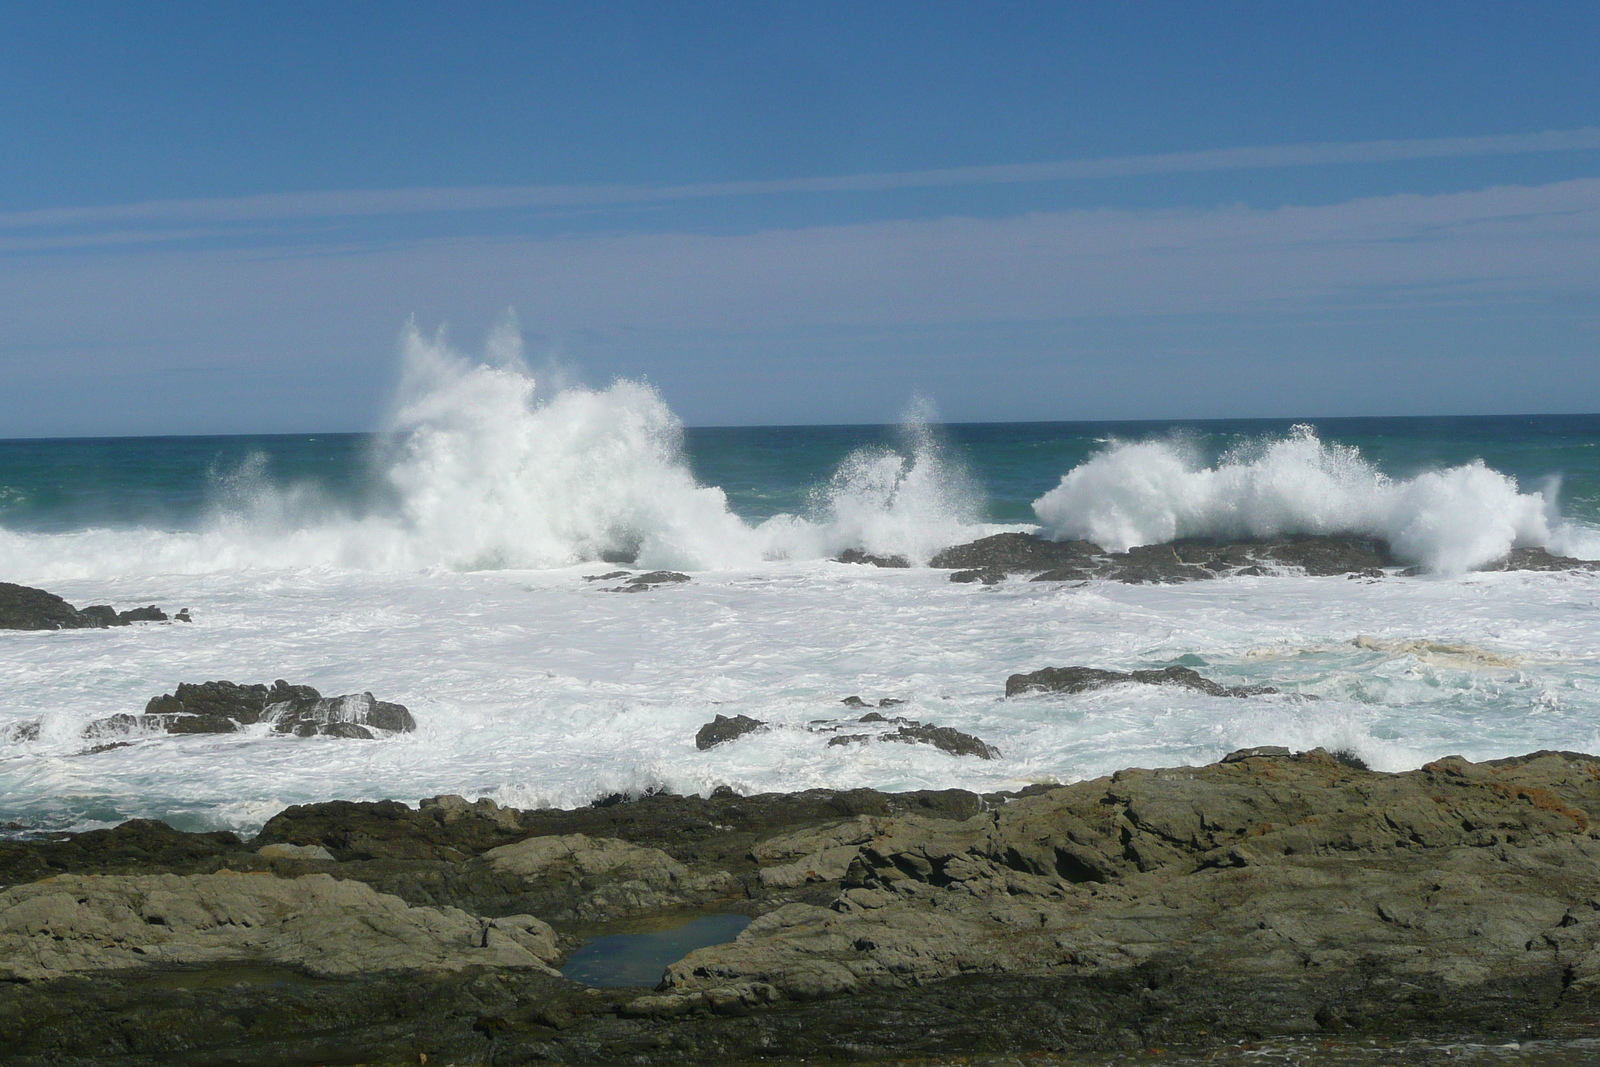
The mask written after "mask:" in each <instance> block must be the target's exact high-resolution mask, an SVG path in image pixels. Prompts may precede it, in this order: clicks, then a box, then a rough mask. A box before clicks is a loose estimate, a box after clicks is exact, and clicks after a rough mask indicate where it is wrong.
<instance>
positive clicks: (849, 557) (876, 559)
mask: <svg viewBox="0 0 1600 1067" xmlns="http://www.w3.org/2000/svg"><path fill="white" fill-rule="evenodd" d="M833 562H835V563H865V564H868V565H870V566H873V567H889V568H893V569H897V570H898V569H901V568H905V567H909V566H911V561H910V560H909V559H907V558H906V557H904V556H875V555H873V554H872V553H870V552H864V551H862V550H861V549H859V548H847V549H845V550H844V551H843V552H841V553H839V554H838V555H837V556H835V557H833Z"/></svg>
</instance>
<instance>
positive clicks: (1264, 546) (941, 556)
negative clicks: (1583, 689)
mask: <svg viewBox="0 0 1600 1067" xmlns="http://www.w3.org/2000/svg"><path fill="white" fill-rule="evenodd" d="M1393 562H1394V561H1393V559H1392V558H1391V556H1390V552H1389V546H1388V545H1387V544H1385V543H1384V542H1382V541H1379V540H1374V539H1371V538H1361V537H1312V536H1307V537H1287V538H1277V539H1270V538H1269V539H1263V540H1258V541H1242V542H1237V543H1221V542H1212V541H1201V540H1183V541H1174V542H1171V543H1170V544H1159V545H1140V546H1138V547H1136V548H1131V549H1129V550H1128V551H1126V552H1107V551H1106V550H1105V549H1103V548H1101V547H1100V546H1099V545H1095V544H1091V543H1090V542H1088V541H1061V542H1057V541H1046V540H1044V539H1043V538H1040V537H1037V536H1035V535H1033V534H1022V533H1007V534H995V535H994V536H992V537H985V538H980V539H979V540H977V541H973V542H971V543H969V544H965V545H956V546H954V547H952V548H947V549H945V550H944V551H942V552H940V553H938V554H937V555H935V556H934V557H933V559H932V560H931V561H930V563H929V565H930V566H933V567H951V568H960V569H958V570H956V571H955V573H953V574H952V575H951V576H950V580H951V581H953V582H978V581H981V582H983V583H984V584H986V585H992V584H994V583H995V582H998V581H1000V580H1001V579H1002V578H1004V577H1005V576H1006V575H1009V574H1030V573H1031V574H1033V575H1034V578H1033V580H1034V581H1041V582H1081V581H1088V580H1090V579H1095V578H1098V579H1102V580H1104V581H1113V582H1130V583H1158V584H1169V583H1174V582H1194V581H1204V580H1206V579H1209V578H1218V577H1224V576H1228V575H1246V574H1265V573H1268V572H1269V571H1271V570H1274V569H1278V568H1283V569H1292V570H1294V571H1296V572H1299V573H1305V574H1311V575H1329V574H1347V573H1361V574H1366V573H1367V572H1370V571H1373V570H1376V569H1377V568H1380V567H1387V566H1391V565H1392V564H1393Z"/></svg>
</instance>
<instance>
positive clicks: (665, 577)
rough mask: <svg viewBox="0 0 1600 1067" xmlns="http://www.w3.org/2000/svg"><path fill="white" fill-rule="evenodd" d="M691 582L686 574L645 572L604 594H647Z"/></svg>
mask: <svg viewBox="0 0 1600 1067" xmlns="http://www.w3.org/2000/svg"><path fill="white" fill-rule="evenodd" d="M626 573H627V572H626V571H620V572H617V573H615V574H610V575H597V576H595V577H594V578H591V579H589V580H590V581H607V580H610V579H611V578H615V577H620V576H621V575H624V574H626ZM585 577H586V578H587V577H588V576H585ZM691 580H692V579H691V578H690V577H689V576H688V575H687V574H680V573H679V572H677V571H647V572H645V573H644V574H636V575H634V576H633V577H632V578H629V579H628V580H627V581H626V582H623V583H622V584H621V585H616V586H612V587H610V588H609V589H607V590H606V592H608V593H648V592H649V591H650V590H651V589H653V588H654V587H656V586H658V585H676V584H678V583H679V582H687V581H691Z"/></svg>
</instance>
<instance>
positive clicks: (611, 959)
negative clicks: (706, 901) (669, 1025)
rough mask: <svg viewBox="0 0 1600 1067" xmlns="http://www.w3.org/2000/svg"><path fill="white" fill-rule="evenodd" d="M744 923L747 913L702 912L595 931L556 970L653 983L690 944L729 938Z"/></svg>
mask: <svg viewBox="0 0 1600 1067" xmlns="http://www.w3.org/2000/svg"><path fill="white" fill-rule="evenodd" d="M749 925H750V917H749V916H748V915H703V916H701V917H700V918H698V919H692V920H690V921H688V922H685V923H683V924H681V925H678V926H673V927H669V928H667V929H665V930H652V931H649V932H647V933H638V934H608V935H606V936H604V937H596V938H593V939H592V940H589V941H586V942H584V944H583V946H582V947H581V948H579V949H578V951H576V952H574V953H573V954H572V957H571V958H570V959H568V960H567V962H566V964H565V966H563V967H562V968H561V976H562V977H563V978H570V979H572V980H573V981H574V982H582V983H583V984H584V985H592V986H653V985H655V984H656V983H657V982H659V981H661V972H663V971H665V970H666V969H667V968H668V967H670V966H671V965H672V964H674V963H677V962H678V961H679V960H681V959H683V957H685V956H687V955H688V954H689V953H691V952H693V951H694V950H695V949H697V948H705V947H706V946H708V945H720V944H722V943H723V942H725V941H732V940H733V939H734V938H736V937H738V936H739V932H740V931H741V930H743V929H744V928H745V927H746V926H749Z"/></svg>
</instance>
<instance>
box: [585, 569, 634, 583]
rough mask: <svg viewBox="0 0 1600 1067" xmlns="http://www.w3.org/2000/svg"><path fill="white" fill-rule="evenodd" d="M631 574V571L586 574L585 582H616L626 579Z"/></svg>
mask: <svg viewBox="0 0 1600 1067" xmlns="http://www.w3.org/2000/svg"><path fill="white" fill-rule="evenodd" d="M630 573H631V572H630V571H607V572H606V573H604V574H585V575H584V576H583V580H584V581H586V582H614V581H616V580H617V579H618V578H626V577H627V576H628V575H629V574H630Z"/></svg>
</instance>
